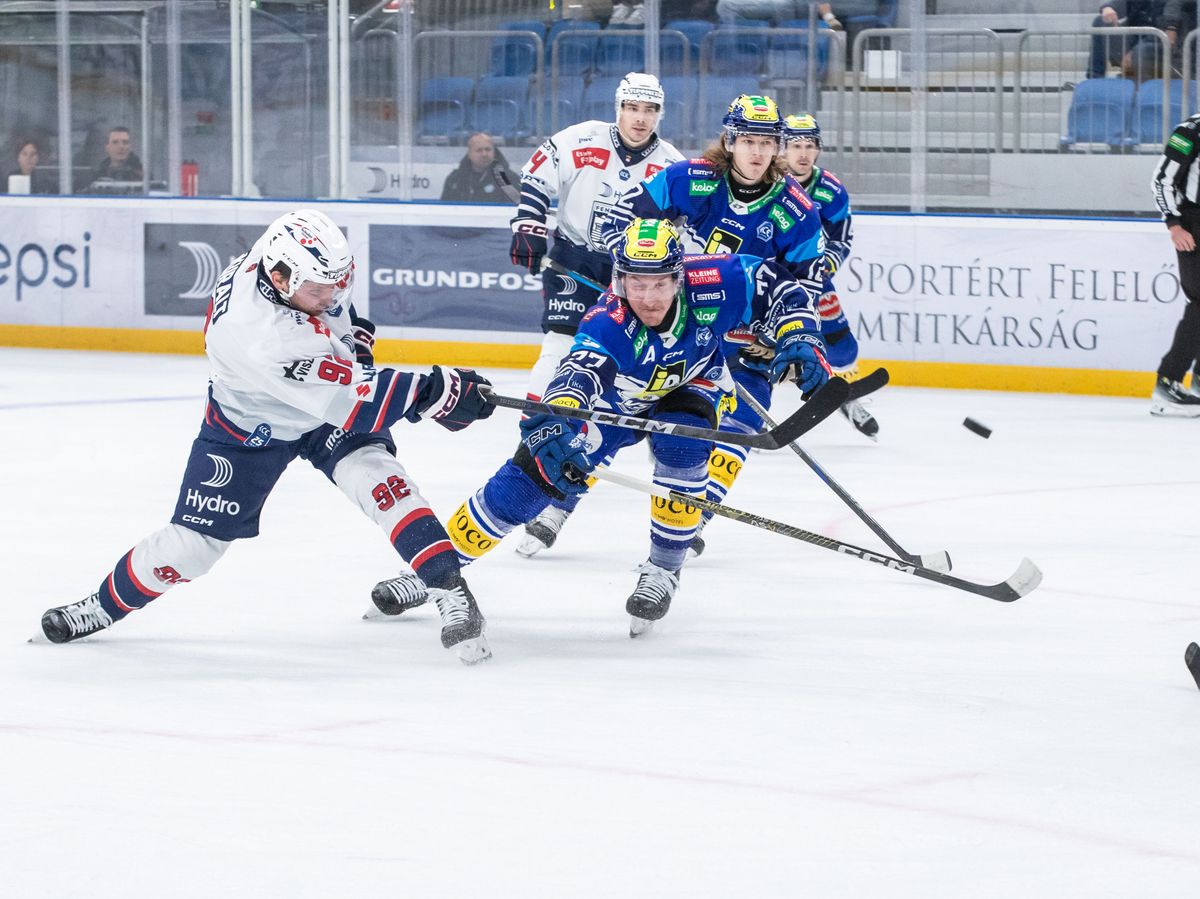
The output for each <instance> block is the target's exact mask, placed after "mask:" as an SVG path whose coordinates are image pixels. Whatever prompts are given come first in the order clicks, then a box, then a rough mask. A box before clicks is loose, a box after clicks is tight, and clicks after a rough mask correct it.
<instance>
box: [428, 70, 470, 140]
mask: <svg viewBox="0 0 1200 899" xmlns="http://www.w3.org/2000/svg"><path fill="white" fill-rule="evenodd" d="M474 90H475V82H474V81H473V80H472V79H470V78H430V79H429V80H427V81H425V82H423V83H422V84H421V93H420V97H419V99H418V101H417V105H418V113H417V135H418V137H445V138H449V139H450V140H456V139H458V138H460V137H462V135H463V133H464V131H465V130H466V125H467V109H468V106H469V105H470V103H471V95H472V93H473V92H474Z"/></svg>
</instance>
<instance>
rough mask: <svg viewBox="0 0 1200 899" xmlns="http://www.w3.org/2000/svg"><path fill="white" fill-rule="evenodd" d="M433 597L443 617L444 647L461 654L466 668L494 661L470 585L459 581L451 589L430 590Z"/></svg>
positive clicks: (459, 579)
mask: <svg viewBox="0 0 1200 899" xmlns="http://www.w3.org/2000/svg"><path fill="white" fill-rule="evenodd" d="M429 596H430V597H432V599H433V601H434V602H435V603H436V604H437V608H438V612H439V613H440V614H441V616H442V646H444V647H446V649H453V650H455V651H457V652H458V657H459V659H461V660H462V663H463V664H464V665H474V664H476V663H477V662H482V661H485V660H487V659H490V658H491V657H492V651H491V649H490V648H489V647H488V643H487V638H486V637H485V636H484V635H483V627H484V625H485V624H486V623H487V622H486V620H485V619H484V617H483V614H482V613H481V612H480V611H479V606H478V605H476V604H475V597H474V596H472V595H471V589H470V588H469V587H468V586H467V582H466V581H465V580H463V579H462V577H459V578H458V579H457V581H455V582H454V584H453V585H452V586H450V587H448V588H437V587H430V588H429Z"/></svg>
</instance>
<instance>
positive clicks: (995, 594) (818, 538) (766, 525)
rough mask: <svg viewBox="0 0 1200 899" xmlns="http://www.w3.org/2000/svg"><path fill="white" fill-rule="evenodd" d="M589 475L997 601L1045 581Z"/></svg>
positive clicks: (622, 478)
mask: <svg viewBox="0 0 1200 899" xmlns="http://www.w3.org/2000/svg"><path fill="white" fill-rule="evenodd" d="M588 476H589V477H594V478H598V479H599V480H601V481H609V482H610V483H613V484H620V485H621V486H622V487H628V488H630V489H631V490H640V491H641V492H642V493H649V494H650V495H651V496H657V497H660V498H661V499H665V500H670V501H672V502H677V503H680V504H682V505H685V506H691V507H693V508H696V509H703V510H704V511H706V512H712V513H713V514H714V515H720V516H722V517H723V518H732V519H733V520H734V521H740V522H742V523H743V524H748V525H751V526H753V527H756V528H762V529H763V530H764V531H773V532H774V533H776V534H783V535H784V536H785V537H793V538H795V539H796V540H803V541H804V542H805V543H811V544H812V545H813V546H820V547H822V548H823V549H829V550H833V551H834V552H836V553H842V554H843V555H847V556H855V557H856V558H859V559H862V560H863V561H864V562H874V563H875V564H876V565H883V566H884V567H885V568H890V569H892V570H893V571H899V572H900V573H902V574H911V575H913V576H915V577H920V578H925V580H927V581H933V582H934V583H937V584H942V585H943V586H946V587H953V588H955V589H956V590H965V591H967V592H968V593H975V594H977V595H979V596H986V597H987V598H988V599H994V600H996V601H997V602H1012V601H1013V600H1015V599H1020V598H1021V597H1022V596H1024V595H1025V594H1027V593H1029V592H1030V591H1031V590H1033V589H1034V588H1035V587H1037V585H1038V584H1040V583H1041V582H1042V572H1041V571H1040V570H1039V569H1038V567H1037V566H1036V565H1034V564H1033V562H1031V561H1030V560H1029V559H1022V560H1021V564H1020V565H1018V566H1017V570H1016V571H1015V572H1013V574H1012V575H1011V576H1010V577H1009V578H1008V579H1007V580H1003V581H1001V582H1000V583H998V584H976V583H975V582H974V581H964V580H963V579H962V578H957V577H954V576H953V575H949V574H946V573H944V572H941V571H934V570H933V569H932V568H926V567H924V566H922V565H917V564H914V563H912V562H905V561H903V560H901V559H894V558H892V557H891V556H884V555H880V554H879V553H876V552H872V551H871V550H869V549H863V548H862V547H861V546H854V545H852V544H849V543H842V542H841V541H838V540H834V539H833V538H832V537H825V536H823V535H821V534H814V533H813V532H812V531H806V530H804V529H803V528H798V527H795V526H793V525H790V524H783V523H782V522H779V521H772V520H771V519H770V518H763V517H762V516H761V515H755V514H754V513H753V512H743V511H742V510H741V509H735V508H733V507H732V506H726V505H724V504H723V503H715V502H712V501H711V500H707V499H704V498H702V497H699V496H691V495H689V494H687V493H679V492H678V491H675V490H671V489H669V488H667V487H660V486H659V485H658V484H651V483H649V482H648V481H639V480H638V479H637V478H631V477H630V476H629V475H625V474H620V473H618V472H615V471H613V470H612V469H611V468H605V467H603V466H601V467H599V468H596V469H593V470H592V471H589V472H588Z"/></svg>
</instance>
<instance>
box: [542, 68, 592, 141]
mask: <svg viewBox="0 0 1200 899" xmlns="http://www.w3.org/2000/svg"><path fill="white" fill-rule="evenodd" d="M583 118H584V116H583V76H582V75H560V76H559V78H558V79H557V80H556V81H554V82H552V83H551V84H550V86H549V87H548V88H547V90H546V107H545V118H544V120H543V122H544V125H543V127H544V128H545V131H546V133H547V134H554V133H555V132H556V131H561V130H562V129H563V128H566V127H567V126H568V125H574V124H575V123H576V122H579V121H582V120H583Z"/></svg>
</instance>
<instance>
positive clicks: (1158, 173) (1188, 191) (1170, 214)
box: [1150, 113, 1200, 226]
mask: <svg viewBox="0 0 1200 899" xmlns="http://www.w3.org/2000/svg"><path fill="white" fill-rule="evenodd" d="M1198 150H1200V113H1196V115H1194V116H1192V117H1190V118H1188V119H1185V120H1184V121H1182V122H1180V123H1179V124H1178V125H1176V126H1175V130H1174V131H1172V132H1171V136H1170V137H1169V138H1167V145H1166V147H1165V148H1164V149H1163V155H1162V159H1161V160H1160V161H1159V163H1158V168H1156V169H1155V170H1154V179H1153V180H1152V181H1151V182H1150V186H1151V188H1152V189H1153V190H1154V202H1155V203H1157V204H1158V208H1159V210H1161V211H1162V214H1163V221H1165V222H1166V223H1167V225H1168V226H1170V225H1178V224H1180V219H1181V218H1182V216H1183V215H1184V214H1187V215H1188V217H1189V218H1192V217H1193V216H1197V217H1200V208H1198V207H1200V166H1197V165H1196V154H1197V151H1198Z"/></svg>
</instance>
